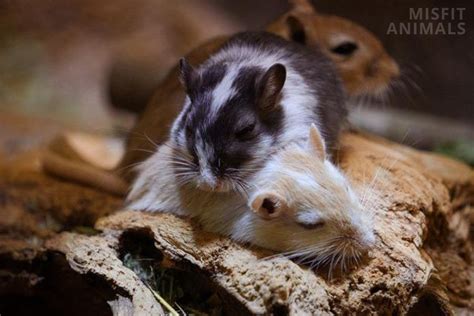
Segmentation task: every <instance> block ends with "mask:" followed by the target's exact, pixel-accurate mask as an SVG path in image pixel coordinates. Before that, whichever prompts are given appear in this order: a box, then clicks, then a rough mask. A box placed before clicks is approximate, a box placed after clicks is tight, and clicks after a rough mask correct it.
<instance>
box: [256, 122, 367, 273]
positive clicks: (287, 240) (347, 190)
mask: <svg viewBox="0 0 474 316" xmlns="http://www.w3.org/2000/svg"><path fill="white" fill-rule="evenodd" d="M265 180H266V182H267V183H268V184H265V185H263V186H262V187H260V188H258V189H257V191H256V192H255V193H254V194H253V195H252V196H251V198H250V201H249V205H250V208H251V209H252V210H253V212H254V213H255V214H256V215H257V217H259V218H260V223H261V225H260V226H259V230H260V231H261V232H262V233H261V234H260V235H259V236H258V239H261V240H262V243H261V244H260V245H261V246H264V247H268V248H271V249H274V250H279V251H283V252H287V253H288V254H290V255H289V256H290V257H298V258H304V260H305V262H306V263H310V265H311V266H317V265H319V264H324V263H329V262H333V263H338V262H339V263H341V264H342V267H344V266H345V264H346V263H350V262H351V261H357V260H358V258H359V257H360V256H361V255H363V254H364V253H366V252H367V250H368V249H369V248H370V247H371V246H373V244H374V240H375V237H374V232H373V228H372V223H371V220H370V215H369V214H367V213H366V212H365V211H364V210H363V209H362V206H361V204H360V202H359V199H358V198H357V196H356V195H355V193H354V192H353V191H352V189H351V187H350V184H349V182H348V181H347V179H346V178H345V177H344V176H343V174H342V173H341V172H340V171H339V170H338V169H337V168H336V167H335V166H334V165H332V164H331V163H330V162H329V161H328V160H326V159H325V150H324V143H323V141H322V139H321V136H320V134H319V132H318V130H317V128H316V127H315V126H314V125H313V126H312V127H311V131H310V137H309V141H308V145H307V148H302V147H301V146H298V147H294V148H291V149H288V150H285V151H284V152H283V153H282V155H281V156H280V157H278V160H276V161H275V164H274V165H273V166H269V169H268V179H265ZM265 228H268V231H266V229H265ZM272 231H273V232H275V231H278V234H277V233H272Z"/></svg>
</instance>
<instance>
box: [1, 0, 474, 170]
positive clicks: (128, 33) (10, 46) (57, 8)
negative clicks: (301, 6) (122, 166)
mask: <svg viewBox="0 0 474 316" xmlns="http://www.w3.org/2000/svg"><path fill="white" fill-rule="evenodd" d="M313 4H314V5H315V7H316V9H317V10H318V11H320V12H322V13H327V14H334V15H339V16H342V17H345V18H349V19H351V20H353V21H355V22H357V23H359V24H361V25H363V26H364V27H366V28H367V29H369V30H370V31H372V32H373V33H374V34H375V35H376V36H377V37H378V38H379V39H380V40H381V41H382V43H383V44H384V46H385V48H386V50H387V51H388V53H389V54H391V55H392V56H393V57H394V58H395V60H396V61H397V62H398V63H399V64H400V66H401V69H402V76H403V78H404V82H405V88H403V89H400V90H399V91H397V90H395V91H394V93H393V94H392V96H391V98H390V100H389V102H386V103H384V104H383V105H381V104H371V105H367V106H366V107H363V108H362V109H358V110H356V111H354V114H353V116H354V117H353V120H354V121H355V122H356V124H357V125H359V126H361V127H363V128H367V129H369V130H372V131H374V132H377V133H379V134H382V135H383V136H386V137H389V138H392V139H395V140H398V141H403V142H405V143H407V144H408V145H413V146H417V147H420V148H428V149H435V150H439V151H443V152H448V153H453V152H454V154H456V155H457V153H456V152H459V151H460V152H461V156H463V157H464V158H463V159H465V160H466V161H468V162H470V163H473V161H472V160H470V159H473V158H472V156H473V153H472V151H473V150H474V149H473V146H472V141H473V140H474V132H473V129H474V127H473V126H474V83H473V79H472V72H473V70H474V37H473V36H474V33H473V27H474V18H473V12H474V11H473V9H474V2H473V1H470V0H465V1H449V2H446V1H436V0H416V1H407V0H387V1H378V0H359V1H343V0H318V1H313ZM448 4H449V7H450V8H465V10H464V16H463V22H465V29H466V32H465V34H464V35H394V34H387V30H388V27H389V24H390V23H392V22H393V23H399V22H404V21H408V19H409V8H420V7H422V8H432V7H443V6H446V5H448ZM288 8H289V5H288V3H287V1H286V0H265V1H255V0H253V1H252V0H240V1H230V0H229V1H225V0H179V1H177V0H174V1H168V0H134V1H130V0H101V1H92V0H62V1H61V0H55V1H53V0H34V1H31V0H2V1H0V115H3V116H4V117H6V116H7V115H16V114H25V115H28V116H33V117H42V118H47V119H50V120H53V121H59V122H63V123H64V124H67V125H68V126H73V127H77V128H82V129H87V130H92V131H108V130H111V129H114V128H123V129H126V128H128V127H129V126H130V125H131V124H132V123H133V119H134V115H132V114H130V113H127V112H126V111H121V110H117V109H115V108H114V107H113V104H112V102H111V100H110V97H109V95H108V83H109V81H108V78H109V75H110V73H111V71H113V69H114V67H125V68H127V67H128V68H130V69H132V70H131V71H130V76H132V77H133V76H137V78H136V80H137V81H138V80H141V78H140V75H139V74H140V71H141V70H142V71H147V72H148V73H150V69H149V68H150V67H149V66H148V65H150V63H151V64H153V71H152V72H151V73H152V74H153V75H152V76H153V78H152V79H153V81H154V82H157V81H158V80H159V79H160V78H162V77H163V76H164V75H165V74H166V73H167V71H168V70H169V69H170V67H172V66H173V65H174V64H175V63H176V61H177V60H178V59H179V58H180V57H181V56H182V55H184V54H185V53H186V52H187V51H189V50H190V49H192V48H193V47H195V46H196V45H198V44H200V43H202V42H203V41H204V40H206V39H208V38H212V37H214V36H216V35H219V34H232V33H234V32H236V31H240V30H257V29H262V28H263V27H264V26H265V25H266V24H268V23H269V22H271V21H272V20H273V19H274V18H276V17H277V16H279V15H280V14H282V13H283V12H285V11H286V10H287V9H288ZM124 89H127V87H124ZM418 125H419V126H420V127H422V128H418ZM429 133H432V135H431V136H430V135H427V134H429ZM433 139H434V140H433ZM438 139H439V141H436V140H438Z"/></svg>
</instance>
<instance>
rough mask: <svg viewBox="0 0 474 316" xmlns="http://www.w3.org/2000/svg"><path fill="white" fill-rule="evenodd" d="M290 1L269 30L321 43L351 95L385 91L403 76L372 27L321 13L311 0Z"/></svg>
mask: <svg viewBox="0 0 474 316" xmlns="http://www.w3.org/2000/svg"><path fill="white" fill-rule="evenodd" d="M290 3H291V4H292V6H293V7H292V9H291V10H290V11H289V12H288V13H287V14H285V15H284V16H282V17H281V18H279V19H277V20H276V21H275V22H274V23H272V24H271V25H270V26H269V27H268V30H269V31H270V32H273V33H276V34H278V35H280V36H282V37H284V38H286V39H288V40H292V41H295V42H299V43H301V44H303V45H305V46H308V47H314V46H318V47H320V48H321V49H322V51H323V53H324V54H326V55H327V56H328V57H329V58H331V60H332V61H333V62H334V63H335V64H336V66H337V68H338V71H339V73H340V75H341V77H342V79H343V82H344V86H345V88H346V91H347V92H348V95H350V96H351V97H359V96H364V95H371V96H380V95H383V94H384V92H386V91H387V89H388V88H389V86H390V83H391V82H392V80H394V79H396V78H398V77H399V75H400V69H399V67H398V64H397V63H396V62H395V61H394V60H393V59H392V57H391V56H390V55H388V54H387V52H386V51H385V49H384V47H383V46H382V44H381V43H380V41H379V40H378V39H377V38H376V37H375V35H374V34H372V33H371V32H370V31H368V30H367V29H365V28H364V27H362V26H361V25H358V24H356V23H354V22H351V21H350V20H347V19H344V18H341V17H338V16H333V15H323V14H319V13H317V12H316V11H315V9H314V8H313V7H312V6H311V4H310V3H309V0H290Z"/></svg>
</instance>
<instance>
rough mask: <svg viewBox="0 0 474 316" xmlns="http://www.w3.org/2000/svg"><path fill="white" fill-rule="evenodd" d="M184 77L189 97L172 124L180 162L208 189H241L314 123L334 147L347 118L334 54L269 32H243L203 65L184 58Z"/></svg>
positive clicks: (182, 175) (181, 169) (182, 171)
mask: <svg viewBox="0 0 474 316" xmlns="http://www.w3.org/2000/svg"><path fill="white" fill-rule="evenodd" d="M181 78H182V82H183V85H184V88H185V90H186V95H187V97H186V100H185V105H184V107H183V110H182V112H181V113H180V114H179V115H178V118H177V119H176V121H175V123H174V124H173V127H172V129H171V134H170V138H171V140H172V143H173V146H174V148H175V152H176V155H175V157H174V158H173V159H174V162H175V164H173V166H174V169H175V170H176V173H177V176H178V178H179V180H180V181H183V182H184V181H189V182H193V183H194V184H195V185H196V186H197V187H198V188H201V189H206V190H218V191H230V190H236V189H239V188H240V186H241V182H243V181H245V180H246V178H247V177H248V176H249V175H251V174H252V173H253V172H254V171H255V170H258V169H259V168H260V167H261V166H262V165H263V163H264V162H265V160H267V159H268V157H269V156H270V155H271V154H272V153H273V152H274V151H275V150H277V149H278V148H279V147H282V146H285V145H287V144H289V143H291V142H294V141H295V140H300V139H304V138H305V137H306V134H307V129H308V127H309V126H310V124H312V123H314V124H316V125H317V126H318V129H319V130H320V131H321V133H322V134H323V135H324V141H325V144H326V146H328V148H329V150H332V149H333V146H334V144H335V143H336V141H337V139H338V136H339V133H340V131H341V128H342V126H343V125H344V123H345V120H346V115H347V111H346V108H345V96H344V91H343V89H342V84H341V83H340V81H339V77H338V75H337V73H336V71H335V69H334V68H333V65H332V63H331V62H330V61H329V59H327V57H325V56H324V55H323V54H321V53H320V52H319V51H318V50H317V49H316V48H314V49H311V50H310V49H308V48H306V47H304V46H301V45H299V44H296V43H293V42H289V41H286V40H284V39H282V38H281V37H278V36H276V35H273V34H270V33H265V32H245V33H240V34H237V35H235V36H233V37H232V38H231V39H230V40H229V41H228V42H227V43H226V44H225V45H224V46H223V47H222V48H221V49H220V50H219V51H218V52H216V53H215V54H213V55H212V56H211V57H210V58H209V59H208V60H207V61H206V62H205V63H203V64H202V65H201V66H200V67H199V68H197V69H194V68H193V67H192V66H191V65H189V64H188V63H187V62H186V60H185V59H183V60H182V61H181Z"/></svg>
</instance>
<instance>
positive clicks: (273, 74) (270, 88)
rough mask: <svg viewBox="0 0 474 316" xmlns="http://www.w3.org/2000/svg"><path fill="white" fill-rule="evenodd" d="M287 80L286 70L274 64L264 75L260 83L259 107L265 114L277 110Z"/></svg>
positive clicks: (280, 65)
mask: <svg viewBox="0 0 474 316" xmlns="http://www.w3.org/2000/svg"><path fill="white" fill-rule="evenodd" d="M285 80H286V68H285V66H283V65H282V64H274V65H273V66H271V67H270V68H269V69H268V70H267V72H266V73H265V74H264V75H263V77H262V79H261V80H260V82H259V83H258V97H259V99H258V105H259V107H260V109H261V110H262V111H263V113H268V112H271V111H273V110H275V109H276V108H277V106H278V97H279V96H280V92H281V89H283V85H284V84H285Z"/></svg>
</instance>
